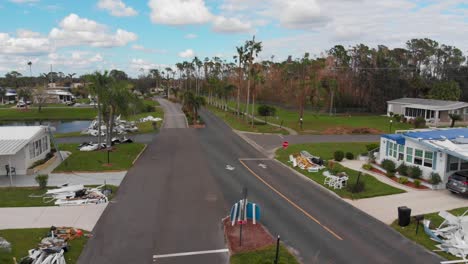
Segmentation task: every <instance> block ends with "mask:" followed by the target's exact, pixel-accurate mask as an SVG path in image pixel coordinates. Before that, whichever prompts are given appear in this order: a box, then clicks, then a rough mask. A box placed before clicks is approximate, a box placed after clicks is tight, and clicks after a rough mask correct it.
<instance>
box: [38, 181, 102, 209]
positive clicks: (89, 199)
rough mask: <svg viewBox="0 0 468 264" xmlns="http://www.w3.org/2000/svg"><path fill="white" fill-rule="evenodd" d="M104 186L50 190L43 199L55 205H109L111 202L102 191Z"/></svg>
mask: <svg viewBox="0 0 468 264" xmlns="http://www.w3.org/2000/svg"><path fill="white" fill-rule="evenodd" d="M103 187H104V185H101V186H98V187H96V188H85V187H84V186H83V185H71V186H61V187H60V188H58V189H52V190H48V191H47V192H46V193H45V194H44V196H43V197H42V199H43V201H44V202H45V203H50V202H53V201H55V202H54V204H55V205H59V206H66V205H84V204H101V203H107V202H108V201H109V200H108V198H107V196H106V195H105V194H104V192H105V193H107V194H109V192H107V191H106V190H104V191H102V188H103Z"/></svg>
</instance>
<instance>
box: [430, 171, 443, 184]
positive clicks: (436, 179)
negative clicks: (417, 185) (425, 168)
mask: <svg viewBox="0 0 468 264" xmlns="http://www.w3.org/2000/svg"><path fill="white" fill-rule="evenodd" d="M429 182H430V183H431V184H433V185H437V184H439V183H441V182H442V179H441V178H440V175H439V173H437V172H433V173H431V178H430V179H429Z"/></svg>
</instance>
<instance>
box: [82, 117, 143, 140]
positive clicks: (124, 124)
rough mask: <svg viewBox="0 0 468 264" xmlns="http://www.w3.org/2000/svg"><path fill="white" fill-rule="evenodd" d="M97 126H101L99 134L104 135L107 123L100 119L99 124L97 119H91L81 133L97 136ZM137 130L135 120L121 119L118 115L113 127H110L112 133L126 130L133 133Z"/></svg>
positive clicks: (121, 132)
mask: <svg viewBox="0 0 468 264" xmlns="http://www.w3.org/2000/svg"><path fill="white" fill-rule="evenodd" d="M99 126H100V127H101V136H105V135H106V128H107V124H105V123H104V122H102V121H101V124H99V122H98V120H93V121H92V122H91V124H90V125H89V127H88V129H87V130H85V131H83V132H82V134H87V135H91V136H95V137H97V136H98V135H99ZM137 131H138V127H137V126H136V122H133V121H126V120H121V119H120V116H118V117H116V118H115V120H114V124H113V128H112V132H113V133H117V134H119V135H123V134H126V133H128V132H132V133H133V132H137Z"/></svg>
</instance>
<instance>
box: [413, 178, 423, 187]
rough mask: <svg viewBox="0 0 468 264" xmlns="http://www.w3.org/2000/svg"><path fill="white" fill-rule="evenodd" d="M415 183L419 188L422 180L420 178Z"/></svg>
mask: <svg viewBox="0 0 468 264" xmlns="http://www.w3.org/2000/svg"><path fill="white" fill-rule="evenodd" d="M413 183H414V186H415V187H416V188H419V186H421V181H420V180H414V182H413Z"/></svg>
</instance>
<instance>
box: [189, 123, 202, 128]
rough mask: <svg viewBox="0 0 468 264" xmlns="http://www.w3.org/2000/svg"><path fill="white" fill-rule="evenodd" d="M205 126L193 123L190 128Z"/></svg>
mask: <svg viewBox="0 0 468 264" xmlns="http://www.w3.org/2000/svg"><path fill="white" fill-rule="evenodd" d="M205 127H206V126H205V125H204V124H203V125H202V124H195V125H190V128H205Z"/></svg>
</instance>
